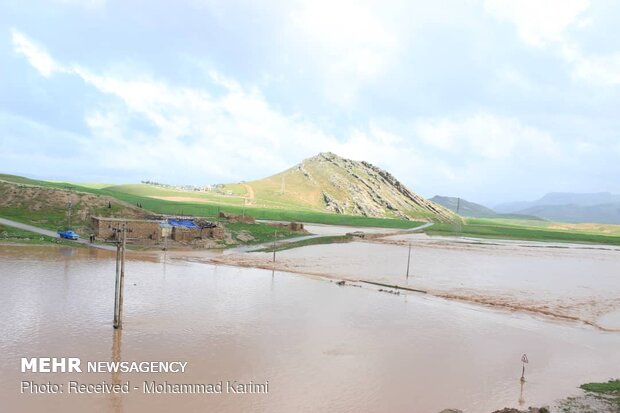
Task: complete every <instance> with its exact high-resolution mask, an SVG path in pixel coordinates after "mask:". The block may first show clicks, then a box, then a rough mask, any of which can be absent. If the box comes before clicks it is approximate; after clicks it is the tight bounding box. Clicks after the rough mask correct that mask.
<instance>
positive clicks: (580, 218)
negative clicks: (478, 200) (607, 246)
mask: <svg viewBox="0 0 620 413" xmlns="http://www.w3.org/2000/svg"><path fill="white" fill-rule="evenodd" d="M495 210H497V211H501V212H510V213H518V214H529V215H536V216H539V217H541V218H545V219H549V220H552V221H563V222H577V223H578V222H592V223H602V224H620V195H616V194H612V193H610V192H596V193H583V194H580V193H571V192H551V193H549V194H546V195H545V196H543V197H542V198H540V199H537V200H535V201H529V202H512V203H505V204H501V205H498V206H496V207H495Z"/></svg>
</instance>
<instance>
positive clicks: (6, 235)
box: [0, 225, 82, 247]
mask: <svg viewBox="0 0 620 413" xmlns="http://www.w3.org/2000/svg"><path fill="white" fill-rule="evenodd" d="M0 243H15V244H35V245H40V244H59V245H70V246H74V247H75V246H82V245H81V244H77V243H75V242H71V241H69V240H65V239H61V238H55V237H48V236H47V235H41V234H36V233H34V232H30V231H25V230H23V229H19V228H13V227H8V226H5V225H0Z"/></svg>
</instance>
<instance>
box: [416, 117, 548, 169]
mask: <svg viewBox="0 0 620 413" xmlns="http://www.w3.org/2000/svg"><path fill="white" fill-rule="evenodd" d="M414 130H415V133H416V136H417V138H418V139H420V141H421V142H423V143H425V144H426V145H428V146H430V147H434V148H435V149H438V150H440V151H443V152H450V153H454V154H459V153H460V154H461V155H462V156H463V157H466V158H469V159H476V158H483V159H490V160H505V159H509V158H510V157H512V156H513V155H514V154H515V153H517V152H519V151H528V152H532V151H534V152H537V153H538V154H542V155H545V156H555V155H556V154H557V152H558V148H559V147H558V145H557V144H556V142H555V141H554V139H553V137H552V136H551V135H550V134H549V133H547V132H544V131H541V130H539V129H537V128H534V127H531V126H527V125H524V124H522V123H521V122H520V121H519V120H518V119H515V118H510V117H502V116H496V115H493V114H489V113H477V114H474V115H471V116H467V117H461V118H438V119H421V120H418V121H417V122H415V125H414Z"/></svg>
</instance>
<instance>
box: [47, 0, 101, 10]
mask: <svg viewBox="0 0 620 413" xmlns="http://www.w3.org/2000/svg"><path fill="white" fill-rule="evenodd" d="M53 1H54V2H55V3H58V4H60V5H63V6H72V7H81V8H83V9H86V10H100V9H102V8H103V7H104V6H105V4H106V0H53Z"/></svg>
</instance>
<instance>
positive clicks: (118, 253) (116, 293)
mask: <svg viewBox="0 0 620 413" xmlns="http://www.w3.org/2000/svg"><path fill="white" fill-rule="evenodd" d="M116 236H117V237H118V231H116ZM120 286H121V243H120V240H118V239H117V241H116V283H115V285H114V328H118V327H119V313H118V309H119V298H120V297H119V291H120Z"/></svg>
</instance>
